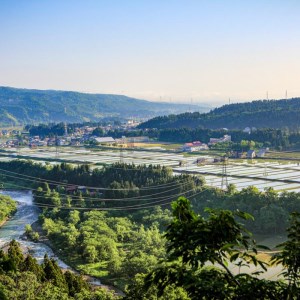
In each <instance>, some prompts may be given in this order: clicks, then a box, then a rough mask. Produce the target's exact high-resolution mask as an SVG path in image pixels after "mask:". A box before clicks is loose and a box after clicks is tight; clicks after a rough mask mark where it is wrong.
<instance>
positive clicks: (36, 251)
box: [0, 190, 71, 269]
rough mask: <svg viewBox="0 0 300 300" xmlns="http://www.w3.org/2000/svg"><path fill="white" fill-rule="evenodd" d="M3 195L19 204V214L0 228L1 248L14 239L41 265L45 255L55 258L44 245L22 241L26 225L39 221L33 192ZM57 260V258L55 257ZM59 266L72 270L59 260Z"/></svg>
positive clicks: (14, 192)
mask: <svg viewBox="0 0 300 300" xmlns="http://www.w3.org/2000/svg"><path fill="white" fill-rule="evenodd" d="M0 193H1V194H3V195H8V196H10V197H11V198H12V199H14V200H16V201H17V202H18V209H17V212H16V213H15V214H14V216H13V217H11V218H10V219H9V220H8V221H7V222H6V223H5V224H4V225H3V226H2V227H1V228H0V247H3V246H5V245H6V244H7V243H8V242H10V241H11V240H12V239H15V240H16V241H18V242H19V243H20V244H21V246H22V248H23V247H24V248H26V249H29V251H30V254H31V255H32V256H33V257H35V258H36V259H37V260H38V261H39V262H40V263H41V262H42V260H43V258H44V255H45V253H47V254H48V256H49V257H54V253H53V251H52V250H51V248H49V247H48V246H47V245H45V244H43V243H34V242H31V241H25V240H23V239H21V238H20V237H21V235H22V234H23V233H24V232H25V225H26V224H32V223H34V222H35V221H37V220H38V216H39V209H38V207H36V206H34V205H33V202H32V200H33V197H32V193H31V191H5V190H1V191H0ZM55 258H56V257H55ZM56 260H57V262H58V265H59V266H60V267H61V268H63V269H71V268H70V267H69V266H68V265H66V264H65V263H64V262H63V261H62V260H60V259H57V258H56Z"/></svg>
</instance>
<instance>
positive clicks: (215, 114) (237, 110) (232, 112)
mask: <svg viewBox="0 0 300 300" xmlns="http://www.w3.org/2000/svg"><path fill="white" fill-rule="evenodd" d="M139 127H140V128H158V129H166V128H179V127H187V128H195V127H202V128H211V129H218V128H228V129H244V128H245V127H256V128H266V127H268V128H283V127H289V128H299V127H300V98H293V99H288V100H259V101H252V102H247V103H236V104H229V105H224V106H222V107H219V108H216V109H214V110H212V111H210V112H209V113H199V112H194V113H183V114H178V115H174V114H173V115H168V116H163V117H161V116H160V117H155V118H153V119H151V120H148V121H147V122H144V123H142V124H141V125H140V126H139Z"/></svg>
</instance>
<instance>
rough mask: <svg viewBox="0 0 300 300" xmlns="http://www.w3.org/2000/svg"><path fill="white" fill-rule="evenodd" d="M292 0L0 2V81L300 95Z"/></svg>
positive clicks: (299, 9) (198, 96) (209, 96)
mask: <svg viewBox="0 0 300 300" xmlns="http://www.w3.org/2000/svg"><path fill="white" fill-rule="evenodd" d="M299 15H300V1H299V0H285V1H282V0H280V1H277V0H268V1H267V0H243V1H240V0H236V1H233V0H206V1H204V0H195V1H193V0H180V1H179V0H178V1H177V0H106V1H102V0H94V1H92V0H81V1H77V0H43V1H41V0H0V85H1V86H13V87H20V88H36V89H57V90H74V91H80V92H90V93H113V94H125V95H128V96H132V97H136V98H141V99H148V100H154V101H168V102H169V101H170V102H189V103H190V102H192V103H200V102H202V103H204V102H205V103H214V104H223V103H228V102H229V99H230V101H231V103H235V102H242V101H249V100H254V99H266V98H267V97H268V98H269V99H280V98H285V95H286V91H287V95H288V97H289V98H290V97H297V96H300V18H299Z"/></svg>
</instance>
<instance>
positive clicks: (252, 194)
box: [191, 184, 300, 234]
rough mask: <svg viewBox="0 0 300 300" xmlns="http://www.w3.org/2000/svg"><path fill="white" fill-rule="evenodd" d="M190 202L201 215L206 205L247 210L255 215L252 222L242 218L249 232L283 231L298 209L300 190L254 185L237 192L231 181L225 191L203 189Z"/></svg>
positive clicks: (270, 232) (299, 208)
mask: <svg viewBox="0 0 300 300" xmlns="http://www.w3.org/2000/svg"><path fill="white" fill-rule="evenodd" d="M191 203H192V206H193V209H194V210H195V211H196V212H197V213H201V214H204V211H205V209H206V208H207V207H209V208H212V209H228V210H231V211H234V210H237V209H238V210H240V211H246V212H248V213H250V214H251V215H253V217H254V222H252V221H251V222H250V221H245V225H246V227H247V228H248V229H249V230H251V231H252V232H254V233H259V234H284V233H285V232H286V228H287V226H288V224H289V215H290V214H291V213H293V212H295V211H296V212H297V211H300V193H295V192H286V191H284V192H281V193H278V192H275V191H274V190H273V189H272V188H268V189H267V190H265V191H259V190H258V189H257V188H256V187H254V186H250V187H248V188H244V189H242V190H241V191H237V190H236V188H235V186H234V185H232V184H231V185H229V187H228V190H227V191H226V192H224V191H223V190H220V189H217V188H209V189H205V190H204V191H203V192H202V193H201V194H199V195H197V196H195V198H193V199H191ZM279 220H280V221H279Z"/></svg>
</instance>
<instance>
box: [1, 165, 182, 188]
mask: <svg viewBox="0 0 300 300" xmlns="http://www.w3.org/2000/svg"><path fill="white" fill-rule="evenodd" d="M122 170H124V169H122ZM0 171H2V172H8V173H12V174H15V175H18V176H24V177H27V178H32V179H34V181H35V182H42V183H45V182H47V183H50V184H51V185H59V186H64V187H80V186H82V185H78V184H73V183H65V182H60V181H54V180H47V179H43V178H39V177H35V176H29V175H25V174H21V173H17V172H13V171H8V170H5V169H0ZM4 175H6V174H4ZM6 176H7V175H6ZM17 178H18V177H17ZM184 181H185V180H182V182H184ZM180 182H181V181H180ZM172 185H174V182H169V183H165V184H161V185H155V186H149V187H141V188H139V189H140V190H152V189H157V188H160V187H166V186H172ZM85 188H86V189H90V190H113V191H124V190H126V191H128V190H131V189H128V188H120V189H115V188H104V187H92V186H85ZM133 190H134V189H133Z"/></svg>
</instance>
